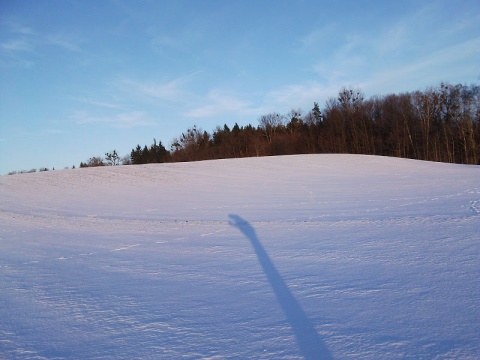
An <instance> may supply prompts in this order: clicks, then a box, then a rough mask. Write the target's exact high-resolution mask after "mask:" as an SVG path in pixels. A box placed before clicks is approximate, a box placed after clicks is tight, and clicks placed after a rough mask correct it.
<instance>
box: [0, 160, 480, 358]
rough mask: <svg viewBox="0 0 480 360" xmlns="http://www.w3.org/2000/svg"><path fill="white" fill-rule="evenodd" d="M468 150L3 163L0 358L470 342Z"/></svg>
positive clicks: (478, 190) (338, 351) (475, 177)
mask: <svg viewBox="0 0 480 360" xmlns="http://www.w3.org/2000/svg"><path fill="white" fill-rule="evenodd" d="M479 234H480V167H479V166H462V165H452V164H440V163H430V162H421V161H413V160H406V159H393V158H382V157H374V156H355V155H305V156H303V155H302V156H284V157H266V158H249V159H233V160H216V161H205V162H197V163H176V164H158V165H145V166H119V167H105V168H89V169H77V170H64V171H51V172H44V173H34V174H22V175H13V176H6V177H1V178H0V246H1V251H0V289H1V292H0V357H4V358H18V359H43V358H49V359H50V358H55V359H58V358H68V359H93V358H102V359H108V358H111V359H120V358H122V359H133V358H142V359H179V358H186V359H223V358H227V359H230V358H232V359H233V358H235V359H300V358H307V359H332V358H333V359H403V358H424V359H437V358H438V359H444V358H445V359H452V358H455V359H459V358H461V359H478V358H479V357H480V335H479V334H480V235H479Z"/></svg>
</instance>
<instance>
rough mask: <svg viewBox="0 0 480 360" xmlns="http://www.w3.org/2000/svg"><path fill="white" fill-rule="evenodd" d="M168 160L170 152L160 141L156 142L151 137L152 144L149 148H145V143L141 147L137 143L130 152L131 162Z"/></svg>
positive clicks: (143, 162)
mask: <svg viewBox="0 0 480 360" xmlns="http://www.w3.org/2000/svg"><path fill="white" fill-rule="evenodd" d="M168 161H170V153H169V152H168V151H167V149H165V147H164V146H163V145H162V142H161V141H160V142H159V143H158V144H157V140H155V139H153V145H151V146H150V147H149V148H147V145H145V146H144V147H143V148H142V147H141V146H140V145H137V147H136V148H135V149H132V151H131V153H130V163H131V164H149V163H163V162H168Z"/></svg>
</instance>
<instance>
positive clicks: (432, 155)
mask: <svg viewBox="0 0 480 360" xmlns="http://www.w3.org/2000/svg"><path fill="white" fill-rule="evenodd" d="M311 153H350V154H368V155H382V156H393V157H403V158H411V159H418V160H428V161H437V162H450V163H461V164H480V87H479V86H477V85H461V84H458V85H450V84H447V83H441V84H440V85H439V86H436V87H430V88H427V89H426V90H425V91H415V92H407V93H401V94H390V95H385V96H373V97H371V98H369V99H365V96H364V95H363V93H362V91H361V90H359V89H353V88H342V89H341V90H340V91H339V93H338V94H337V96H336V97H331V98H329V99H328V100H327V101H326V103H325V107H324V108H323V110H321V109H320V106H319V105H318V103H316V102H315V103H314V105H313V108H312V109H311V110H310V111H308V112H306V113H304V112H303V111H302V110H301V109H293V110H291V111H289V112H288V113H287V114H279V113H275V112H272V113H269V114H265V115H262V116H260V118H259V119H258V125H257V126H253V125H250V124H249V125H246V126H239V125H238V124H235V125H234V126H233V127H232V128H230V127H229V126H228V125H227V124H224V125H223V126H217V128H216V129H215V130H213V132H211V133H209V132H207V131H204V130H202V129H201V128H198V127H197V126H193V127H191V128H189V129H188V130H187V131H186V132H184V133H182V134H181V135H180V136H179V137H177V138H175V139H174V140H173V141H172V145H171V148H170V151H168V150H167V149H166V148H165V147H164V146H163V145H162V143H161V142H159V143H158V144H157V142H156V140H154V143H153V144H152V145H151V146H149V147H147V145H145V146H143V147H141V146H140V145H137V147H135V148H134V149H132V151H131V153H130V155H127V156H126V157H124V158H123V159H120V158H119V157H118V155H117V154H116V152H115V154H112V153H106V154H105V155H106V159H107V160H104V159H102V158H97V157H94V158H91V159H90V160H89V161H88V162H87V163H82V164H80V166H81V167H84V166H102V165H107V164H109V165H116V164H119V163H123V164H147V163H162V162H180V161H198V160H208V159H221V158H239V157H252V156H270V155H288V154H311Z"/></svg>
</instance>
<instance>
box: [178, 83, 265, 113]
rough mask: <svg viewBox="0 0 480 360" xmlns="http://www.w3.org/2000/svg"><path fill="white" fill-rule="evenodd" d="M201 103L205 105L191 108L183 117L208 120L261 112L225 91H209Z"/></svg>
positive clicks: (249, 103) (247, 102)
mask: <svg viewBox="0 0 480 360" xmlns="http://www.w3.org/2000/svg"><path fill="white" fill-rule="evenodd" d="M202 103H205V105H201V106H198V107H195V108H193V109H192V110H190V111H188V112H187V113H185V116H187V117H193V118H208V117H215V116H219V115H224V114H228V113H232V114H242V115H247V114H256V115H258V114H259V113H260V112H261V110H260V109H258V108H255V107H253V104H252V103H251V102H249V101H246V100H242V99H240V98H238V97H236V96H233V95H231V94H229V93H228V92H227V91H223V90H220V89H213V90H211V91H209V92H208V94H207V96H206V98H205V99H203V100H202Z"/></svg>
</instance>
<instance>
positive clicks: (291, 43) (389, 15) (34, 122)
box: [0, 0, 480, 175]
mask: <svg viewBox="0 0 480 360" xmlns="http://www.w3.org/2000/svg"><path fill="white" fill-rule="evenodd" d="M0 78H1V81H0V174H2V175H3V174H5V173H7V172H10V171H14V170H29V169H31V168H40V167H48V168H52V167H55V169H62V168H64V167H66V166H68V167H72V165H75V166H76V167H78V164H79V163H80V162H81V161H87V160H88V158H90V157H91V156H103V155H104V153H105V152H107V151H111V150H113V149H116V150H117V151H118V152H119V153H120V154H121V155H126V154H129V153H130V151H131V149H132V148H134V147H135V146H136V145H137V144H140V145H142V146H143V145H145V144H147V145H150V144H152V143H153V138H156V139H157V141H162V143H163V144H164V145H165V146H166V147H167V148H169V147H170V142H171V140H172V139H173V138H174V137H176V136H178V135H180V134H181V133H182V132H184V131H185V130H186V129H187V128H189V127H191V126H193V125H194V124H196V125H197V127H200V128H202V129H203V130H207V131H212V130H214V129H215V127H216V126H217V125H223V124H225V123H226V124H227V125H229V126H232V125H233V124H235V122H238V124H240V125H246V124H249V123H250V124H252V125H255V126H256V125H258V118H259V117H260V116H261V115H262V114H266V113H269V112H272V111H275V112H280V113H287V112H288V111H289V110H291V109H294V108H295V109H297V108H301V109H302V110H303V111H304V112H307V111H308V110H310V109H311V108H312V107H313V102H318V103H319V104H320V107H321V108H322V107H323V105H324V103H325V101H326V100H327V99H328V98H330V97H332V96H335V95H336V94H337V92H338V91H339V90H340V89H341V88H342V87H343V86H352V87H358V88H360V89H361V90H363V92H364V93H365V95H366V96H372V95H384V94H388V93H399V92H404V91H415V90H424V89H425V88H426V87H428V86H434V85H438V84H439V83H440V82H441V81H445V82H449V83H454V84H456V83H462V84H471V83H476V84H478V83H479V82H480V2H478V0H473V1H471V0H462V1H452V0H450V1H408V0H405V1H318V0H317V1H315V0H312V1H310V0H291V1H282V0H276V1H268V0H263V1H250V0H241V1H240V0H238V1H233V0H231V1H228V0H222V1H219V0H218V1H200V0H197V1H194V0H192V1H181V0H175V1H167V0H162V1H154V0H152V1H113V0H112V1H106V0H105V1H98V0H96V1H88V0H81V1H80V0H79V1H73V0H71V1H66V0H65V1H40V0H39V1H16V0H2V1H0Z"/></svg>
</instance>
